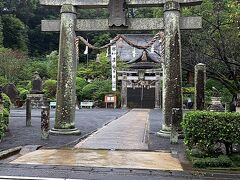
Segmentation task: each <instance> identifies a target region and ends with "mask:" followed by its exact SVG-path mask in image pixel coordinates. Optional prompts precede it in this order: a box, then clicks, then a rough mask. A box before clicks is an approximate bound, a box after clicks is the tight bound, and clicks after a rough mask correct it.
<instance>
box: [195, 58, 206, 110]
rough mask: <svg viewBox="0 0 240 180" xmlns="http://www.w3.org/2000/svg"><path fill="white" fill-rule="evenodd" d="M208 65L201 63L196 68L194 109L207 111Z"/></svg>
mask: <svg viewBox="0 0 240 180" xmlns="http://www.w3.org/2000/svg"><path fill="white" fill-rule="evenodd" d="M205 89H206V65H205V64H202V63H199V64H197V65H196V66H195V96H194V97H195V100H194V102H195V103H194V109H195V110H204V109H205Z"/></svg>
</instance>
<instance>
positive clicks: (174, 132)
mask: <svg viewBox="0 0 240 180" xmlns="http://www.w3.org/2000/svg"><path fill="white" fill-rule="evenodd" d="M181 119H182V110H181V109H180V108H172V118H171V124H172V128H171V135H170V143H171V144H177V143H178V136H179V134H178V133H179V131H180V122H181Z"/></svg>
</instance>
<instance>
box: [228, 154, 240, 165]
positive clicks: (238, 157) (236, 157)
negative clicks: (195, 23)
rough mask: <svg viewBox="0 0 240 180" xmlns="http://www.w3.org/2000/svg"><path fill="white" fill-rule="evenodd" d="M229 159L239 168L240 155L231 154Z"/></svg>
mask: <svg viewBox="0 0 240 180" xmlns="http://www.w3.org/2000/svg"><path fill="white" fill-rule="evenodd" d="M229 157H230V159H231V160H232V161H233V163H234V165H235V166H237V167H240V154H232V155H231V156H229Z"/></svg>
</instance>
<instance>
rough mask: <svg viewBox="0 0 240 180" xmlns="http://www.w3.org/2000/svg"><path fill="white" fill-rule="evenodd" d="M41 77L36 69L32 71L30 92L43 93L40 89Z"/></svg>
mask: <svg viewBox="0 0 240 180" xmlns="http://www.w3.org/2000/svg"><path fill="white" fill-rule="evenodd" d="M42 89H43V88H42V79H41V77H40V76H39V73H38V72H37V71H35V72H34V75H33V79H32V90H31V92H30V93H31V94H43V91H42Z"/></svg>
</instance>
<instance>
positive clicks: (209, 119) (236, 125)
mask: <svg viewBox="0 0 240 180" xmlns="http://www.w3.org/2000/svg"><path fill="white" fill-rule="evenodd" d="M182 126H183V131H184V136H185V138H184V143H185V144H186V145H187V147H188V148H189V149H190V150H191V149H193V148H197V149H199V150H201V151H203V152H205V153H206V154H210V153H212V151H213V150H214V149H213V148H214V146H215V145H216V144H217V143H223V144H224V145H225V147H226V152H227V153H230V151H231V150H229V148H230V147H231V145H232V144H240V138H239V137H240V113H223V112H202V111H196V112H189V113H187V114H186V115H185V117H184V120H183V122H182Z"/></svg>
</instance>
